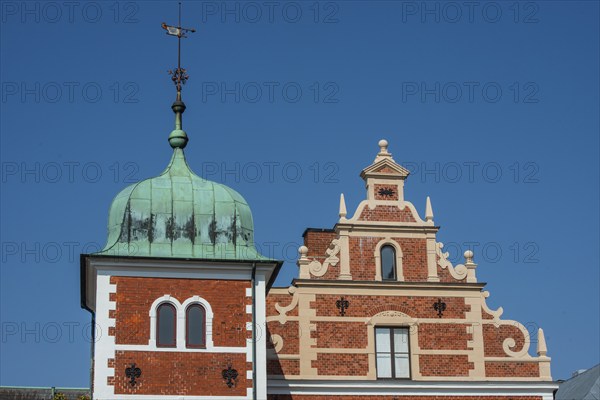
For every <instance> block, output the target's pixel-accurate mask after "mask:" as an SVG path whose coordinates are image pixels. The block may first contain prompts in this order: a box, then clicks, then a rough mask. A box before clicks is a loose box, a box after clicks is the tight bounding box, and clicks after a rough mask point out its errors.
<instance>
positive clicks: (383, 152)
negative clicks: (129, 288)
mask: <svg viewBox="0 0 600 400" xmlns="http://www.w3.org/2000/svg"><path fill="white" fill-rule="evenodd" d="M378 144H379V154H377V155H378V156H391V155H392V154H391V153H388V141H387V140H385V139H381V140H380V141H379V143H378Z"/></svg>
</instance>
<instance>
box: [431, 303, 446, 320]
mask: <svg viewBox="0 0 600 400" xmlns="http://www.w3.org/2000/svg"><path fill="white" fill-rule="evenodd" d="M433 309H434V310H435V311H437V313H438V318H442V315H444V311H446V303H444V302H443V301H442V299H438V301H437V302H435V303H433Z"/></svg>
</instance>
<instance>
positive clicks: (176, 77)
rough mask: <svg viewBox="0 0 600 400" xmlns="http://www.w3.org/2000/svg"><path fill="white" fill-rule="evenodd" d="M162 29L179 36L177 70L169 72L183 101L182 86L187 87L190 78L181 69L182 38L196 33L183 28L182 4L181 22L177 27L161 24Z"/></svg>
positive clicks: (193, 30)
mask: <svg viewBox="0 0 600 400" xmlns="http://www.w3.org/2000/svg"><path fill="white" fill-rule="evenodd" d="M161 26H162V28H163V29H164V30H166V31H167V35H170V36H177V68H176V69H175V70H169V75H171V80H172V81H173V83H174V84H175V87H176V88H177V100H181V85H185V82H187V80H188V78H189V76H188V74H187V71H186V70H185V69H184V68H181V38H186V37H187V36H186V33H188V32H189V33H194V32H196V30H195V29H194V28H184V27H182V26H181V3H179V22H178V24H177V26H171V25H167V24H166V23H164V22H163V23H162V24H161Z"/></svg>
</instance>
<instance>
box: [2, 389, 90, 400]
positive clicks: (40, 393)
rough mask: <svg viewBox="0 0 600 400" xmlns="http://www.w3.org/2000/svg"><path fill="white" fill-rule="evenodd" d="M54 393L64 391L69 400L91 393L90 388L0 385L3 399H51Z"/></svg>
mask: <svg viewBox="0 0 600 400" xmlns="http://www.w3.org/2000/svg"><path fill="white" fill-rule="evenodd" d="M53 393H55V394H56V393H62V394H64V395H65V396H66V397H67V399H68V400H77V398H78V397H79V396H88V397H89V396H90V394H91V393H90V390H89V389H76V388H54V389H53V388H41V387H13V386H0V399H2V400H51V399H52V394H53Z"/></svg>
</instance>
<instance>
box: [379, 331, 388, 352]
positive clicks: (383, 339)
mask: <svg viewBox="0 0 600 400" xmlns="http://www.w3.org/2000/svg"><path fill="white" fill-rule="evenodd" d="M375 343H377V352H378V353H381V352H386V353H389V352H390V330H389V329H387V328H377V329H375Z"/></svg>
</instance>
